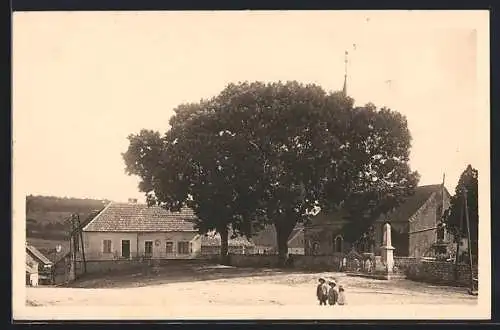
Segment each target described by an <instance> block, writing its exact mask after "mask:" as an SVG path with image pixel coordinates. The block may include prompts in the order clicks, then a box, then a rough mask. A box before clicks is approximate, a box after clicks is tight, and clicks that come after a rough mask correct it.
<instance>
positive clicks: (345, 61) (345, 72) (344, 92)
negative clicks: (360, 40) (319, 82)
mask: <svg viewBox="0 0 500 330" xmlns="http://www.w3.org/2000/svg"><path fill="white" fill-rule="evenodd" d="M347 55H349V53H348V51H347V50H346V51H345V58H344V64H345V68H344V87H343V88H342V94H343V95H344V97H346V96H347Z"/></svg>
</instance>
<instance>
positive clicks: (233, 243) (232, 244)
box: [201, 232, 255, 256]
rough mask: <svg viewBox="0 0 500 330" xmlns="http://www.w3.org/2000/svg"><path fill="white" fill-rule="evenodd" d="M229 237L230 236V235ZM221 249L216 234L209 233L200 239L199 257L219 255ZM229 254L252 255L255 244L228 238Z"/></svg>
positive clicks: (242, 239)
mask: <svg viewBox="0 0 500 330" xmlns="http://www.w3.org/2000/svg"><path fill="white" fill-rule="evenodd" d="M230 236H231V234H230ZM220 248H221V238H220V235H219V234H218V233H214V232H210V233H208V234H206V235H203V236H202V238H201V255H202V256H211V255H219V254H220ZM228 252H229V254H254V253H255V244H254V243H253V242H251V241H249V240H248V239H246V238H244V237H235V238H229V240H228Z"/></svg>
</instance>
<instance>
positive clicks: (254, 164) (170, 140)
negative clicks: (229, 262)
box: [123, 82, 418, 258]
mask: <svg viewBox="0 0 500 330" xmlns="http://www.w3.org/2000/svg"><path fill="white" fill-rule="evenodd" d="M170 125H171V128H170V130H168V131H167V132H166V133H165V134H164V135H163V136H162V135H160V133H158V132H153V131H147V130H143V131H141V132H140V133H139V134H137V135H131V136H129V141H130V144H129V148H128V150H127V152H126V153H125V154H124V155H123V156H124V159H125V162H126V166H127V167H126V170H127V173H129V174H133V175H138V176H139V177H140V178H141V183H140V189H141V190H142V191H144V192H145V193H146V194H147V196H148V200H149V201H150V202H151V203H159V204H160V205H163V206H165V207H167V208H169V209H171V210H175V209H179V208H180V207H182V206H188V207H191V208H192V209H193V210H194V211H195V213H196V215H197V216H198V218H199V223H198V224H197V225H198V228H199V230H200V232H206V231H208V230H211V229H215V230H217V231H218V232H219V233H221V237H222V239H223V241H224V240H226V239H227V228H228V227H231V228H233V230H234V231H235V233H236V234H240V235H247V236H251V235H252V234H254V233H255V231H256V230H258V229H259V228H261V227H262V226H263V225H264V224H268V223H271V224H274V226H275V227H276V232H277V241H278V250H279V254H280V256H281V257H282V258H286V253H287V240H288V236H289V235H290V233H291V231H292V230H293V228H294V227H295V225H296V224H297V223H299V222H305V221H307V220H308V219H309V217H310V214H311V212H312V211H313V210H315V209H317V208H321V209H326V210H328V209H332V208H338V207H340V206H343V207H346V208H348V209H349V210H350V211H351V214H352V217H353V219H356V221H353V223H355V226H359V228H362V227H363V225H365V224H366V223H368V222H367V221H365V219H366V218H367V217H368V218H370V217H374V216H375V215H376V214H379V213H380V212H383V211H384V210H389V209H391V208H392V207H394V206H395V205H397V203H398V202H399V201H400V200H401V199H402V198H404V197H405V196H406V195H408V194H411V192H412V190H413V188H414V187H415V186H416V184H417V183H418V174H417V173H416V172H412V171H411V170H410V167H409V165H408V158H409V148H410V143H411V136H410V132H409V130H408V127H407V122H406V119H405V118H404V117H403V116H402V115H401V114H399V113H397V112H394V111H391V110H389V109H385V108H383V109H380V110H377V109H376V108H375V106H373V105H371V104H369V105H366V106H364V107H354V102H353V100H352V99H351V98H348V97H345V96H343V95H342V94H341V93H326V92H325V91H324V90H323V89H322V88H321V87H319V86H317V85H303V84H300V83H298V82H286V83H282V82H278V83H268V84H265V83H261V82H254V83H247V82H244V83H238V84H229V85H228V86H227V87H226V88H225V89H224V90H223V91H222V92H221V93H220V94H219V95H218V96H216V97H214V98H212V99H210V100H202V101H200V102H199V103H193V104H186V105H181V106H179V107H178V108H176V109H175V116H174V117H172V119H171V120H170ZM226 244H227V243H226ZM224 245H225V244H224V242H223V249H222V250H224V248H225V247H224ZM221 253H222V254H225V253H227V245H226V251H221Z"/></svg>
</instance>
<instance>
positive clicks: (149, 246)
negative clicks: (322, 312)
mask: <svg viewBox="0 0 500 330" xmlns="http://www.w3.org/2000/svg"><path fill="white" fill-rule="evenodd" d="M144 254H145V255H149V256H150V255H152V254H153V241H145V242H144Z"/></svg>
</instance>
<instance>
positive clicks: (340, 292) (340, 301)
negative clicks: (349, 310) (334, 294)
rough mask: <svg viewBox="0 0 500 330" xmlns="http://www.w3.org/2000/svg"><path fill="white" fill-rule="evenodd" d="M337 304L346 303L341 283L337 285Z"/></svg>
mask: <svg viewBox="0 0 500 330" xmlns="http://www.w3.org/2000/svg"><path fill="white" fill-rule="evenodd" d="M337 304H339V305H346V304H347V301H346V298H345V291H344V287H343V286H342V285H340V286H339V298H338V300H337Z"/></svg>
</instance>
